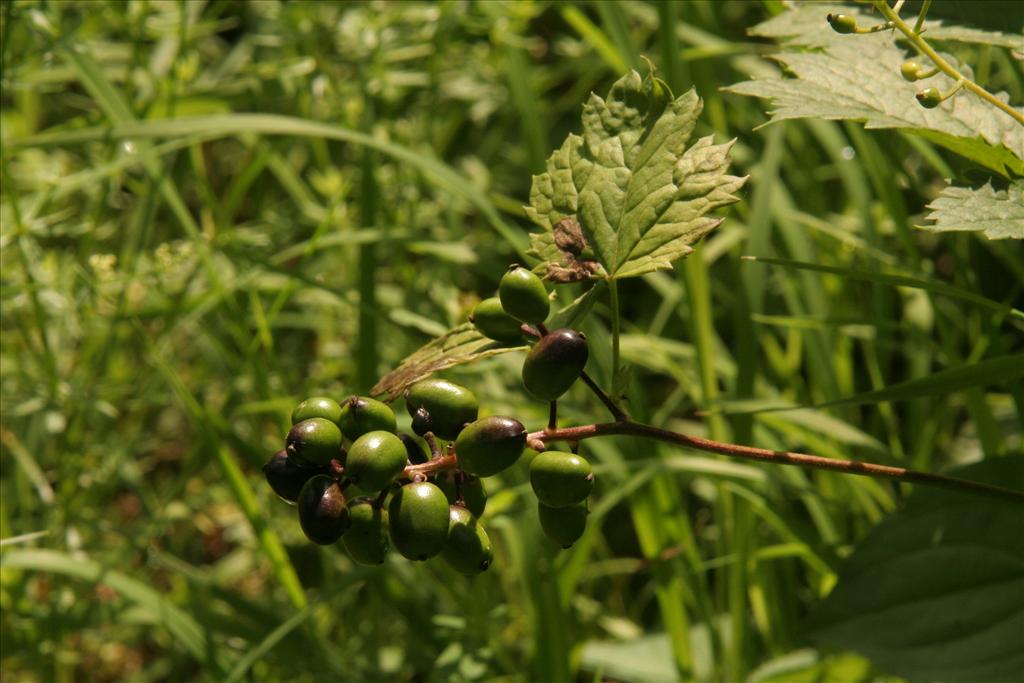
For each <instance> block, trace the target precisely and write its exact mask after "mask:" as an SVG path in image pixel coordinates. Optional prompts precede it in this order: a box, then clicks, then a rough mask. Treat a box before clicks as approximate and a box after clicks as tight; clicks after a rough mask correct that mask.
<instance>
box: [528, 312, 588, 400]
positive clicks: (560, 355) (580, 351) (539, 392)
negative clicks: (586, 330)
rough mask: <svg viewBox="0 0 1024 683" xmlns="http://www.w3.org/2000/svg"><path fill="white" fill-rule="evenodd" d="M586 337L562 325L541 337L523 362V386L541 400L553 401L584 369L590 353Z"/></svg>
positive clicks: (567, 388)
mask: <svg viewBox="0 0 1024 683" xmlns="http://www.w3.org/2000/svg"><path fill="white" fill-rule="evenodd" d="M589 353H590V352H589V350H588V349H587V338H586V337H585V336H583V334H582V333H580V332H577V331H576V330H570V329H567V328H563V329H560V330H555V331H553V332H551V333H549V334H546V335H544V336H543V337H541V338H540V341H538V342H537V343H536V344H534V346H533V348H532V349H530V352H529V353H528V354H527V355H526V360H524V361H523V386H525V387H526V390H527V391H528V392H529V393H530V394H531V395H532V396H533V397H534V398H538V399H540V400H542V401H554V400H555V399H557V398H558V397H560V396H561V395H562V394H564V393H565V392H566V391H568V390H569V387H571V386H572V384H573V382H575V381H576V378H577V377H579V376H580V373H582V372H583V368H584V367H585V366H586V364H587V357H588V355H589Z"/></svg>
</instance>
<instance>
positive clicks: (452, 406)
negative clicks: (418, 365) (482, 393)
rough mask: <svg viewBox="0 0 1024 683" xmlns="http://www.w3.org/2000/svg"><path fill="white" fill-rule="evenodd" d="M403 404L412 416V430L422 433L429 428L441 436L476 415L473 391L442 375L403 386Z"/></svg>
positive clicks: (452, 434)
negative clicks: (406, 387)
mask: <svg viewBox="0 0 1024 683" xmlns="http://www.w3.org/2000/svg"><path fill="white" fill-rule="evenodd" d="M405 406H406V408H407V409H408V411H409V415H410V416H411V417H412V418H413V431H414V432H416V433H417V434H419V435H420V436H423V435H424V434H426V433H427V432H432V433H434V434H435V435H436V436H439V437H441V438H442V439H448V440H449V441H450V440H452V439H454V438H455V437H457V436H458V435H459V432H461V431H462V428H463V427H465V426H466V424H468V423H470V422H472V421H473V420H475V419H476V415H477V409H478V405H477V400H476V394H474V393H473V392H472V391H470V390H469V389H467V388H466V387H463V386H460V385H458V384H455V383H454V382H449V381H447V380H443V379H425V380H423V381H421V382H417V383H416V384H413V385H412V386H410V387H409V388H408V389H406V390H405Z"/></svg>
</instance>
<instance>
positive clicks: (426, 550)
mask: <svg viewBox="0 0 1024 683" xmlns="http://www.w3.org/2000/svg"><path fill="white" fill-rule="evenodd" d="M388 525H389V527H390V529H391V542H392V543H394V544H395V549H397V550H398V552H400V553H401V554H402V556H403V557H406V558H408V559H410V560H426V559H427V558H430V557H433V556H434V555H437V554H438V553H440V552H441V550H442V549H443V548H444V543H445V541H446V540H447V538H448V499H447V498H445V495H444V491H442V490H441V489H439V488H437V487H436V486H434V485H433V484H431V483H430V482H426V481H422V482H413V483H412V484H406V485H405V486H403V487H402V488H401V489H399V490H398V492H397V493H395V495H393V496H392V497H391V502H390V503H389V504H388Z"/></svg>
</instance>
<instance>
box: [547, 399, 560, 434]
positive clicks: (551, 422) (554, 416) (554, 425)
mask: <svg viewBox="0 0 1024 683" xmlns="http://www.w3.org/2000/svg"><path fill="white" fill-rule="evenodd" d="M556 429H558V401H552V402H551V408H550V410H548V431H549V432H553V431H554V430H556Z"/></svg>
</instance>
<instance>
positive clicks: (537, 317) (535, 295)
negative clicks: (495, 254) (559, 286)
mask: <svg viewBox="0 0 1024 683" xmlns="http://www.w3.org/2000/svg"><path fill="white" fill-rule="evenodd" d="M498 298H499V299H500V300H501V307H502V308H503V309H504V310H505V312H506V313H508V314H509V315H511V316H512V317H513V318H516V319H517V320H522V321H523V322H524V323H529V324H531V325H539V324H541V323H542V322H544V321H545V320H547V317H548V313H550V312H551V299H549V298H548V290H546V289H545V288H544V283H543V282H541V279H540V278H539V277H537V275H536V274H534V273H533V272H532V271H530V270H529V269H527V268H523V267H522V266H520V265H519V264H516V263H513V264H512V265H511V266H510V267H509V269H508V271H507V272H506V273H505V274H504V275H503V276H502V277H501V283H500V284H499V285H498Z"/></svg>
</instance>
